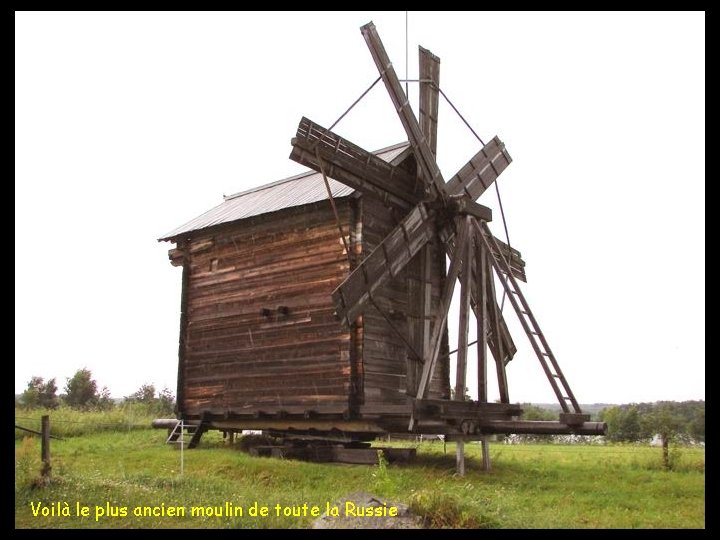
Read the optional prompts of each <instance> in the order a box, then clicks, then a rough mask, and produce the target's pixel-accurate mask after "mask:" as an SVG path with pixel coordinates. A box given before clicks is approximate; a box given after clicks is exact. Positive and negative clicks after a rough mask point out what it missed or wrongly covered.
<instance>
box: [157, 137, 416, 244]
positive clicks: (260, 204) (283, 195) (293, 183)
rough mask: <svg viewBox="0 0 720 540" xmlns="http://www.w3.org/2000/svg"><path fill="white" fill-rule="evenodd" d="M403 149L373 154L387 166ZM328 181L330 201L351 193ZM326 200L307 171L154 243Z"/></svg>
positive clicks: (233, 200) (243, 195)
mask: <svg viewBox="0 0 720 540" xmlns="http://www.w3.org/2000/svg"><path fill="white" fill-rule="evenodd" d="M407 147H408V143H407V142H404V143H399V144H394V145H392V146H388V147H386V148H382V149H380V150H377V151H375V152H373V154H375V155H377V156H379V157H381V158H382V159H384V160H385V161H387V162H390V161H392V160H393V159H395V158H396V157H398V156H399V155H400V154H401V153H402V151H403V150H405V149H406V148H407ZM328 181H329V183H330V191H331V192H332V195H333V198H339V197H347V196H348V195H352V193H353V192H354V191H355V190H354V189H352V188H350V187H348V186H346V185H345V184H341V183H340V182H336V181H335V180H333V179H330V178H329V179H328ZM327 199H328V194H327V190H326V189H325V183H324V182H323V178H322V175H321V174H320V173H317V172H314V171H309V172H306V173H302V174H298V175H295V176H291V177H290V178H285V179H283V180H278V181H276V182H271V183H270V184H265V185H264V186H259V187H255V188H252V189H248V190H247V191H242V192H240V193H236V194H234V195H228V196H226V197H224V200H223V202H222V203H220V204H219V205H217V206H216V207H215V208H212V209H210V210H208V211H207V212H205V213H204V214H202V215H200V216H198V217H196V218H195V219H192V220H190V221H188V222H187V223H185V224H184V225H181V226H180V227H177V228H176V229H173V230H172V231H170V232H169V233H167V234H164V235H163V236H162V237H161V238H159V240H158V241H162V240H170V239H172V238H174V237H176V236H178V235H180V234H184V233H188V232H191V231H197V230H200V229H205V228H207V227H212V226H213V225H219V224H221V223H228V222H230V221H237V220H240V219H245V218H249V217H252V216H259V215H260V214H267V213H269V212H276V211H278V210H283V209H285V208H291V207H293V206H302V205H303V204H309V203H314V202H318V201H323V200H327Z"/></svg>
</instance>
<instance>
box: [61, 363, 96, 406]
mask: <svg viewBox="0 0 720 540" xmlns="http://www.w3.org/2000/svg"><path fill="white" fill-rule="evenodd" d="M98 398H99V396H98V391H97V383H96V382H95V380H94V379H93V378H92V373H91V372H90V370H89V369H87V368H82V369H78V370H77V371H76V372H75V375H73V376H72V377H71V378H69V379H68V382H67V384H66V385H65V402H66V403H67V404H68V405H70V406H71V407H87V406H89V405H95V404H96V403H97V401H98Z"/></svg>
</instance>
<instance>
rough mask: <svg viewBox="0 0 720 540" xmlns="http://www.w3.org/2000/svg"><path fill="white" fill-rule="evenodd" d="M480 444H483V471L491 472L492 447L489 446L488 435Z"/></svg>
mask: <svg viewBox="0 0 720 540" xmlns="http://www.w3.org/2000/svg"><path fill="white" fill-rule="evenodd" d="M480 442H481V444H482V467H483V471H489V470H490V446H489V443H490V441H489V437H488V436H487V435H486V436H485V437H483V438H482V439H480Z"/></svg>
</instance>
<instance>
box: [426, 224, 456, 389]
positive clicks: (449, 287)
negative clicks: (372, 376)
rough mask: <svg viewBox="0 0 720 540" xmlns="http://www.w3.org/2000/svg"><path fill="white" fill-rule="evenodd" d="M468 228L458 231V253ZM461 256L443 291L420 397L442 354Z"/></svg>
mask: <svg viewBox="0 0 720 540" xmlns="http://www.w3.org/2000/svg"><path fill="white" fill-rule="evenodd" d="M466 233H467V230H466V229H465V228H464V227H460V232H459V233H458V240H457V244H456V246H455V249H456V250H457V252H458V253H462V250H463V249H464V247H465V241H466V236H467V234H466ZM460 266H461V264H460V257H455V258H453V260H452V261H451V262H450V270H449V271H448V276H447V279H446V280H445V290H444V291H443V295H442V298H441V299H440V304H439V305H438V311H437V317H436V318H435V323H434V325H433V331H432V337H431V338H430V343H431V346H432V354H431V355H430V358H429V359H426V361H425V364H423V371H422V375H421V376H420V384H419V385H418V393H417V397H418V399H424V398H425V397H427V391H428V389H429V388H430V381H431V380H432V376H433V373H434V371H435V364H436V363H437V359H438V354H440V347H441V345H442V336H443V331H444V330H445V326H446V325H447V317H448V310H449V309H450V301H451V300H452V295H453V292H454V291H455V280H457V278H458V275H459V274H460Z"/></svg>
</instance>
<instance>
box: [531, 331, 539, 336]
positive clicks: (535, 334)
mask: <svg viewBox="0 0 720 540" xmlns="http://www.w3.org/2000/svg"><path fill="white" fill-rule="evenodd" d="M530 333H531V334H533V335H534V336H539V335H540V334H539V333H537V332H532V331H531V332H530Z"/></svg>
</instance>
